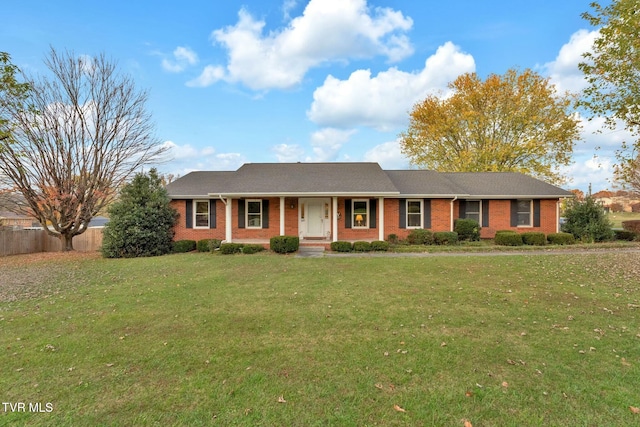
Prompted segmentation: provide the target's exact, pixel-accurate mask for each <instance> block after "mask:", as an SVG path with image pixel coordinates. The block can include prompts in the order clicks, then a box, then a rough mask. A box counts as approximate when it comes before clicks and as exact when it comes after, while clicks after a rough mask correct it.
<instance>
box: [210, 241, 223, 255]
mask: <svg viewBox="0 0 640 427" xmlns="http://www.w3.org/2000/svg"><path fill="white" fill-rule="evenodd" d="M221 244H222V240H219V239H209V251H210V252H213V251H215V250H216V249H220V245H221Z"/></svg>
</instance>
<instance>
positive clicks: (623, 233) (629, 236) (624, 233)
mask: <svg viewBox="0 0 640 427" xmlns="http://www.w3.org/2000/svg"><path fill="white" fill-rule="evenodd" d="M614 233H615V236H616V240H625V241H627V242H633V241H634V240H636V239H638V236H639V235H638V234H637V233H634V232H633V231H629V230H614Z"/></svg>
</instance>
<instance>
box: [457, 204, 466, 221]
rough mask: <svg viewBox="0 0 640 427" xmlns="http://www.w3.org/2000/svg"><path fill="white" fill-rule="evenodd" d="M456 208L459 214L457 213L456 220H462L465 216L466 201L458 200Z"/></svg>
mask: <svg viewBox="0 0 640 427" xmlns="http://www.w3.org/2000/svg"><path fill="white" fill-rule="evenodd" d="M458 207H459V208H460V210H459V212H458V218H464V217H466V216H467V201H466V200H460V201H459V202H458Z"/></svg>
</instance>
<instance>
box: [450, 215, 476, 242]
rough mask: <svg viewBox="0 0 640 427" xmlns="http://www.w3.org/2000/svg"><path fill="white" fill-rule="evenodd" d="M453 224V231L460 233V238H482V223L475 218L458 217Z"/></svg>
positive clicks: (471, 240) (465, 239)
mask: <svg viewBox="0 0 640 427" xmlns="http://www.w3.org/2000/svg"><path fill="white" fill-rule="evenodd" d="M453 224H454V225H453V231H455V232H456V233H458V240H463V241H470V242H477V241H479V240H480V224H478V221H476V220H475V219H467V218H458V219H456V220H455V222H454V223H453Z"/></svg>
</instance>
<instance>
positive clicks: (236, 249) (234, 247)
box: [220, 243, 244, 255]
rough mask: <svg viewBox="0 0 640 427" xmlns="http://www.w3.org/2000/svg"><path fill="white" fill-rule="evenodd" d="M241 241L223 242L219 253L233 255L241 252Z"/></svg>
mask: <svg viewBox="0 0 640 427" xmlns="http://www.w3.org/2000/svg"><path fill="white" fill-rule="evenodd" d="M243 246H244V245H243V244H242V243H223V244H221V245H220V253H221V254H223V255H233V254H239V253H241V252H242V248H243Z"/></svg>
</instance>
